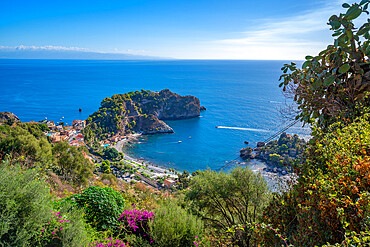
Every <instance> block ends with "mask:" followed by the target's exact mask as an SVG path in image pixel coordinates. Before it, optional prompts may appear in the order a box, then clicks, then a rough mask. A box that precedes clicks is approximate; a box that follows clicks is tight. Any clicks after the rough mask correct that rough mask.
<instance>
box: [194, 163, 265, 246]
mask: <svg viewBox="0 0 370 247" xmlns="http://www.w3.org/2000/svg"><path fill="white" fill-rule="evenodd" d="M190 188H191V190H190V191H189V192H188V193H187V198H188V200H190V203H191V205H192V208H193V210H195V211H196V212H197V214H199V215H200V216H202V218H203V219H205V220H206V222H207V223H208V224H209V225H210V226H212V227H213V229H214V230H216V231H217V232H218V233H219V234H223V233H226V232H227V231H228V230H229V229H230V228H232V227H233V226H235V225H239V224H245V223H257V222H258V220H259V217H260V216H261V214H262V212H263V209H264V207H265V206H266V205H267V203H268V201H269V191H268V188H267V183H266V181H265V180H264V179H263V178H262V176H261V175H259V174H258V175H256V174H254V173H253V172H252V171H251V170H249V169H248V168H242V167H237V168H235V169H234V170H232V171H231V172H230V173H224V172H220V173H217V172H214V171H209V170H208V171H204V172H200V173H199V174H198V175H197V176H196V177H194V178H193V180H192V181H191V185H190ZM231 241H232V242H235V243H237V244H238V245H239V246H249V244H250V241H251V233H250V232H239V233H238V234H237V235H235V236H232V237H231Z"/></svg>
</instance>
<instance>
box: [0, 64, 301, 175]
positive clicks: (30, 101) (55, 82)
mask: <svg viewBox="0 0 370 247" xmlns="http://www.w3.org/2000/svg"><path fill="white" fill-rule="evenodd" d="M286 62H287V61H220V60H216V61H215V60H211V61H210V60H166V61H101V60H100V61H96V60H94V61H91V60H0V88H1V97H0V111H10V112H13V113H14V114H16V115H17V116H18V117H19V118H20V119H21V121H25V122H27V121H31V120H33V121H38V120H43V119H45V117H47V119H48V120H53V121H55V122H59V121H61V119H62V121H64V122H66V123H68V124H70V123H71V122H72V121H73V120H74V119H86V118H87V117H88V116H89V115H90V114H92V113H93V112H94V111H96V110H97V109H98V108H99V106H100V102H101V101H102V100H103V99H104V98H105V97H109V96H112V95H113V94H120V93H126V92H129V91H136V90H140V89H145V90H152V91H159V90H161V89H165V88H168V89H170V90H171V91H173V92H175V93H178V94H180V95H194V96H196V97H198V98H199V99H200V102H201V105H203V106H205V107H206V108H207V110H206V111H204V112H202V113H201V117H199V118H194V119H188V120H178V121H167V123H168V124H169V125H170V126H171V127H172V128H173V129H174V131H175V133H174V134H158V135H152V136H144V137H143V138H140V140H139V143H136V144H132V145H127V146H126V147H125V152H126V153H128V154H130V155H132V156H134V157H136V158H139V157H143V158H145V159H147V160H149V161H151V162H153V163H154V164H157V165H161V166H167V167H172V168H175V169H177V170H180V171H182V170H188V171H191V172H192V171H196V170H199V169H201V170H203V169H207V168H210V169H214V170H216V169H219V168H220V167H223V166H224V165H225V164H227V162H228V161H231V160H234V159H236V158H237V157H238V155H239V150H240V149H241V148H244V147H246V146H247V145H246V144H244V141H248V142H249V146H251V147H255V145H256V142H258V141H263V140H265V139H266V138H268V137H269V136H271V135H272V134H274V133H275V132H276V131H278V130H279V129H281V128H282V127H283V126H285V125H287V124H288V122H286V121H285V120H284V118H282V117H281V115H280V113H279V108H280V107H282V105H283V102H284V101H285V99H284V96H283V95H282V93H281V89H280V88H279V87H278V84H279V82H278V79H279V76H280V75H281V70H280V68H281V67H282V65H283V64H284V63H286ZM79 108H81V109H82V112H79V111H78V109H79ZM215 126H223V127H222V128H215ZM288 132H289V133H298V134H302V135H303V134H306V133H307V131H305V130H302V129H300V128H299V127H295V128H293V129H290V130H288ZM179 141H181V143H180V142H179Z"/></svg>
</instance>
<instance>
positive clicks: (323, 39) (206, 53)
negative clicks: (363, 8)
mask: <svg viewBox="0 0 370 247" xmlns="http://www.w3.org/2000/svg"><path fill="white" fill-rule="evenodd" d="M342 2H343V0H340V1H333V2H330V3H321V4H320V5H319V6H320V8H319V9H316V10H310V11H306V12H303V11H302V12H301V13H297V14H295V15H292V16H289V17H284V18H280V19H261V20H259V21H258V22H259V23H260V24H258V25H254V26H252V25H251V26H250V27H247V28H246V31H243V32H240V33H239V34H238V36H239V37H233V38H225V39H220V40H214V41H211V42H208V43H207V44H205V45H204V47H203V50H202V49H200V50H199V52H198V53H197V55H198V58H211V59H212V58H219V59H277V60H284V59H289V60H302V59H304V57H305V56H306V55H315V54H317V53H318V52H319V51H320V50H322V49H325V48H326V46H327V45H328V44H329V43H331V42H332V40H333V39H332V37H331V31H330V30H329V28H330V27H329V26H328V25H327V22H328V19H329V17H330V16H331V15H333V14H339V13H340V12H343V9H342V8H341V4H342ZM230 35H231V34H230ZM233 36H235V34H233Z"/></svg>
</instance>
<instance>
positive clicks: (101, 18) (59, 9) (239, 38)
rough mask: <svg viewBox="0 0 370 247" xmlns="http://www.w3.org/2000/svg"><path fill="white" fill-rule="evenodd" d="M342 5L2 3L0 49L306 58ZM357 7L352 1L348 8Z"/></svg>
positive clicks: (290, 1) (197, 0) (327, 36)
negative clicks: (353, 5) (27, 48)
mask: <svg viewBox="0 0 370 247" xmlns="http://www.w3.org/2000/svg"><path fill="white" fill-rule="evenodd" d="M343 2H344V1H342V0H329V1H323V0H310V1H307V0H304V1H303V0H279V1H278V0H105V1H103V0H74V1H71V0H63V1H60V0H53V1H51V0H47V1H41V0H32V1H31V0H1V1H0V48H1V47H2V48H4V47H5V48H12V47H19V46H22V47H33V49H45V47H46V48H47V49H67V50H86V51H95V52H107V53H111V52H113V53H130V54H136V55H148V56H158V57H166V58H180V59H258V60H287V59H289V60H303V59H304V57H305V56H306V55H315V54H317V53H318V52H319V51H321V50H322V49H325V48H326V46H327V45H328V44H330V43H332V37H331V31H330V30H329V26H328V25H327V22H328V19H329V17H330V16H331V15H333V14H339V13H340V12H341V11H342V12H343V10H342V8H341V5H342V3H343ZM349 3H352V2H349Z"/></svg>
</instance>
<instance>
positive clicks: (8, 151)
mask: <svg viewBox="0 0 370 247" xmlns="http://www.w3.org/2000/svg"><path fill="white" fill-rule="evenodd" d="M25 126H28V125H25ZM1 130H2V135H1V134H0V153H1V154H3V155H18V156H21V157H20V159H19V160H18V161H19V162H22V163H23V164H26V165H27V166H33V167H34V166H36V165H40V166H41V167H43V168H49V167H52V163H53V161H54V159H53V155H52V151H51V150H52V149H51V145H50V143H49V142H48V141H47V139H46V138H45V136H44V135H43V136H41V137H38V138H37V137H35V135H33V133H35V132H33V130H32V129H31V128H30V130H28V129H24V128H22V127H20V126H16V127H13V128H2V129H1Z"/></svg>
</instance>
